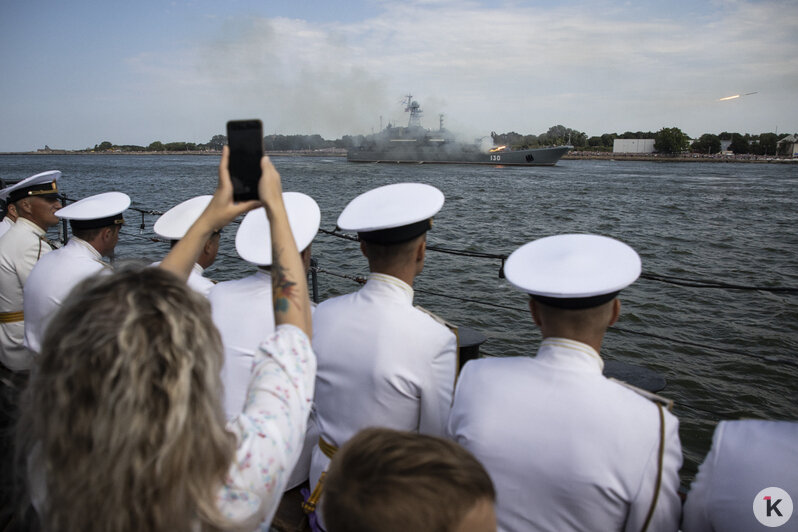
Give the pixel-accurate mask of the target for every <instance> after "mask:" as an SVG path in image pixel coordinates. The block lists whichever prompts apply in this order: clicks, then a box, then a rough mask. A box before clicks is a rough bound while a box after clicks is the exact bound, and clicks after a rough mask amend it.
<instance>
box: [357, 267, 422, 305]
mask: <svg viewBox="0 0 798 532" xmlns="http://www.w3.org/2000/svg"><path fill="white" fill-rule="evenodd" d="M366 286H375V287H377V286H379V287H385V288H390V289H392V290H393V291H395V292H396V293H399V294H403V295H404V296H405V297H406V298H407V301H408V302H409V303H412V302H413V294H414V292H413V287H412V286H410V285H409V284H407V283H406V282H404V281H403V280H401V279H399V278H398V277H394V276H393V275H387V274H385V273H375V272H372V273H370V274H369V279H368V281H367V282H366Z"/></svg>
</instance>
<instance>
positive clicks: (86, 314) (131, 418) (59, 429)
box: [20, 268, 236, 532]
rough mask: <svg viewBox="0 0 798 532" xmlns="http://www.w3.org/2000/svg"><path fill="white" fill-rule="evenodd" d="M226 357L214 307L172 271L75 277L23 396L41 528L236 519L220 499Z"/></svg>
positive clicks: (226, 455)
mask: <svg viewBox="0 0 798 532" xmlns="http://www.w3.org/2000/svg"><path fill="white" fill-rule="evenodd" d="M222 362H223V356H222V344H221V339H220V337H219V333H218V332H217V330H216V328H215V327H214V325H213V322H212V321H211V314H210V305H209V304H208V302H207V300H206V299H205V298H203V297H201V296H199V295H197V294H195V293H194V292H193V291H191V290H190V289H188V288H187V287H186V284H185V283H183V282H181V281H180V280H178V279H177V278H176V277H175V276H174V275H172V274H170V273H168V272H165V271H163V270H160V269H158V268H136V269H131V268H128V269H126V270H124V271H121V272H118V273H114V274H112V275H107V276H100V277H96V278H93V279H91V280H87V281H84V282H83V283H81V284H80V285H78V287H76V288H75V289H74V290H73V291H72V293H71V294H70V296H69V297H68V298H67V300H66V301H65V302H64V305H63V307H62V308H61V310H60V311H59V312H58V314H57V315H56V316H55V317H54V318H53V320H52V321H51V323H50V325H49V327H48V330H47V333H46V335H45V338H44V341H43V344H42V352H41V355H40V357H39V360H38V365H37V368H36V370H35V371H34V372H33V374H32V375H31V381H30V384H29V386H28V390H27V392H26V394H27V397H26V400H25V401H24V402H23V403H24V404H23V412H22V420H21V425H20V427H21V433H22V434H23V435H22V437H21V442H22V446H21V453H22V455H23V456H24V457H26V458H27V461H28V464H29V465H30V469H31V470H30V471H29V473H28V477H29V478H31V479H32V489H33V494H32V495H33V497H32V499H33V500H34V501H35V500H36V499H37V497H38V498H43V499H44V503H43V507H39V508H37V509H38V510H39V513H40V517H41V519H42V525H43V528H44V529H45V530H51V531H59V532H60V531H64V532H67V531H75V532H77V531H85V530H114V531H116V532H124V531H139V530H150V531H160V530H189V529H191V530H197V529H198V528H201V529H204V530H214V529H220V528H228V527H230V526H232V523H230V522H228V521H227V520H226V519H225V518H224V516H223V515H221V512H220V511H219V509H218V507H217V504H216V496H217V492H218V490H219V488H220V487H221V485H222V483H223V482H224V479H225V478H226V475H227V471H228V468H229V467H230V464H231V462H232V460H233V458H234V453H235V445H236V444H235V437H234V436H233V435H232V434H231V433H229V432H227V431H226V429H225V417H224V412H223V409H222V405H221V397H222V383H221V379H220V370H221V366H222ZM37 479H39V480H37ZM39 481H41V482H43V484H42V486H37V483H38V482H39ZM37 491H43V493H37Z"/></svg>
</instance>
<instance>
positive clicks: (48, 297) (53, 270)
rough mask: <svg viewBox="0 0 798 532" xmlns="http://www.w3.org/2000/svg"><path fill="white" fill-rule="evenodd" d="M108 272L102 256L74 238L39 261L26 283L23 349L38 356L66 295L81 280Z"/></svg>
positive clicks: (85, 243)
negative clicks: (25, 348) (50, 325)
mask: <svg viewBox="0 0 798 532" xmlns="http://www.w3.org/2000/svg"><path fill="white" fill-rule="evenodd" d="M103 271H106V272H110V266H109V265H108V264H107V263H105V262H103V260H102V255H100V253H99V252H98V251H97V250H96V249H94V247H93V246H92V245H91V244H89V243H88V242H86V241H85V240H82V239H80V238H78V237H76V236H72V237H71V238H70V239H69V242H67V245H66V246H64V247H62V248H60V249H56V250H55V251H53V252H52V253H48V254H47V255H45V256H44V257H42V258H41V259H40V260H39V262H37V263H36V266H34V267H33V270H32V271H31V272H30V276H29V277H28V282H27V283H25V290H24V295H25V298H24V309H25V345H26V346H27V347H28V349H30V350H31V351H33V352H34V353H39V352H40V351H41V347H42V340H43V339H44V332H45V331H46V330H47V325H48V324H49V323H50V319H52V317H53V316H54V315H55V313H56V312H57V311H58V309H59V308H61V305H62V304H63V303H64V299H66V297H67V295H69V292H70V291H72V289H73V288H74V287H75V285H77V284H78V283H80V282H81V281H82V280H84V279H86V278H87V277H90V276H92V275H94V274H96V273H99V272H103Z"/></svg>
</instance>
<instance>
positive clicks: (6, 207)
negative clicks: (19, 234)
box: [0, 188, 17, 237]
mask: <svg viewBox="0 0 798 532" xmlns="http://www.w3.org/2000/svg"><path fill="white" fill-rule="evenodd" d="M0 203H1V204H2V207H3V212H5V216H3V219H2V220H0V237H2V236H3V235H4V234H6V233H7V232H8V230H9V229H11V228H12V227H14V222H16V221H17V206H16V205H14V204H13V203H8V189H7V188H3V189H0Z"/></svg>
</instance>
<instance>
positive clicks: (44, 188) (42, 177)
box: [0, 170, 61, 203]
mask: <svg viewBox="0 0 798 532" xmlns="http://www.w3.org/2000/svg"><path fill="white" fill-rule="evenodd" d="M60 177H61V172H59V171H58V170H48V171H47V172H42V173H41V174H36V175H33V176H30V177H26V178H25V179H23V180H22V181H20V182H19V183H16V184H13V185H11V186H9V187H6V188H4V189H2V190H0V199H4V200H6V201H7V202H8V203H13V202H15V201H19V200H21V199H22V198H28V197H33V196H38V197H40V198H57V197H59V196H58V184H57V181H58V179H59V178H60Z"/></svg>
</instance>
